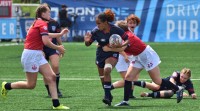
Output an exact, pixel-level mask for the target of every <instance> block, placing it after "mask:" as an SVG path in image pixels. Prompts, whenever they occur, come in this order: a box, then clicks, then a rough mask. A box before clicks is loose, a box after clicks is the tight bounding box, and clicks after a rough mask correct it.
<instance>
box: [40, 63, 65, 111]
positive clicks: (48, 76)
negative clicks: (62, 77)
mask: <svg viewBox="0 0 200 111" xmlns="http://www.w3.org/2000/svg"><path fill="white" fill-rule="evenodd" d="M39 70H40V73H41V74H42V75H43V77H44V78H45V80H46V82H47V84H48V86H49V91H50V94H51V98H52V102H53V109H69V108H68V107H66V106H63V105H61V104H60V102H59V100H58V94H57V88H56V76H55V73H54V72H53V70H52V68H51V66H50V65H49V64H48V63H46V64H44V65H41V66H40V69H39Z"/></svg>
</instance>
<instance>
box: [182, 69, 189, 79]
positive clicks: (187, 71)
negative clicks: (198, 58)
mask: <svg viewBox="0 0 200 111" xmlns="http://www.w3.org/2000/svg"><path fill="white" fill-rule="evenodd" d="M181 73H182V74H184V75H187V76H188V77H189V78H190V77H191V74H192V73H191V70H190V69H188V68H183V69H182V70H181Z"/></svg>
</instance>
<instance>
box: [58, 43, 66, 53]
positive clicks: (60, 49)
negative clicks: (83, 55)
mask: <svg viewBox="0 0 200 111" xmlns="http://www.w3.org/2000/svg"><path fill="white" fill-rule="evenodd" d="M57 50H58V51H59V52H60V54H64V53H65V48H64V46H63V45H60V46H58V49H57Z"/></svg>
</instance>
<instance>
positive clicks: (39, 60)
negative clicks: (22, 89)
mask: <svg viewBox="0 0 200 111" xmlns="http://www.w3.org/2000/svg"><path fill="white" fill-rule="evenodd" d="M46 63H48V62H47V60H46V59H45V58H44V56H43V52H42V51H41V50H29V49H24V51H23V52H22V57H21V64H22V66H23V68H24V72H39V67H40V66H41V65H44V64H46Z"/></svg>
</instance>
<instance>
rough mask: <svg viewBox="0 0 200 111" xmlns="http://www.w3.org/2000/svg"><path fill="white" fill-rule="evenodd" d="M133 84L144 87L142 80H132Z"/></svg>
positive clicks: (144, 83)
mask: <svg viewBox="0 0 200 111" xmlns="http://www.w3.org/2000/svg"><path fill="white" fill-rule="evenodd" d="M133 84H134V85H136V86H140V87H143V88H145V87H146V82H144V81H134V82H133Z"/></svg>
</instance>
